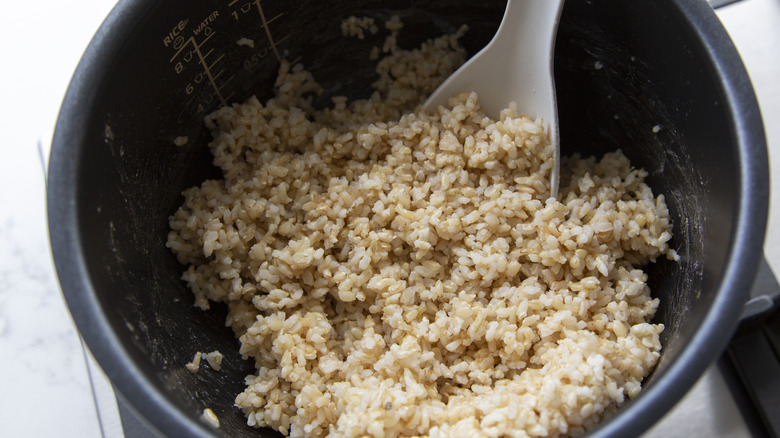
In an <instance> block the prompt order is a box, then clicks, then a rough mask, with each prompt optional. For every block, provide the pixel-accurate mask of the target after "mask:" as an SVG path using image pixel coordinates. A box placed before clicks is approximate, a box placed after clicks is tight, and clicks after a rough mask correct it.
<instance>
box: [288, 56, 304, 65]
mask: <svg viewBox="0 0 780 438" xmlns="http://www.w3.org/2000/svg"><path fill="white" fill-rule="evenodd" d="M301 59H303V58H301V57H300V56H299V57H297V58H295V59H293V60H292V61H290V65H295V63H296V62H298V61H300V60H301Z"/></svg>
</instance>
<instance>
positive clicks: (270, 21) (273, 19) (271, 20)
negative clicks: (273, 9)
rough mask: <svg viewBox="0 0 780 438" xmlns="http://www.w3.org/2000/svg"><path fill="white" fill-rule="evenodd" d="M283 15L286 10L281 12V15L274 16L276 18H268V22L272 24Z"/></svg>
mask: <svg viewBox="0 0 780 438" xmlns="http://www.w3.org/2000/svg"><path fill="white" fill-rule="evenodd" d="M282 15H284V12H281V13H279V15H277V16H276V17H274V18H272V19H270V20H268V24H271V23H273V22H274V21H276V19H278V18H279V17H281V16H282Z"/></svg>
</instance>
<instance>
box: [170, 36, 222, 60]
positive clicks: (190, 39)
mask: <svg viewBox="0 0 780 438" xmlns="http://www.w3.org/2000/svg"><path fill="white" fill-rule="evenodd" d="M215 33H216V32H212V33H211V34H210V35H209V36H207V37H206V38H204V39H203V41H201V42H200V44H198V43H197V42H196V41H195V37H189V38H187V42H186V43H184V44H182V45H181V47H180V48H179V50H177V51H176V53H174V55H173V56H172V57H171V60H170V61H168V62H173V60H174V59H176V57H177V56H179V55H180V54H181V52H182V50H184V48H185V47H187V44H188V43H189V44H192V47H194V48H195V50H198V51H199V50H200V47H201V46H202V45H203V44H204V43H205V42H206V41H208V40H209V39H210V38H211V37H212V36H213V35H214V34H215ZM212 50H213V49H212ZM209 53H211V51H209ZM206 56H208V55H206Z"/></svg>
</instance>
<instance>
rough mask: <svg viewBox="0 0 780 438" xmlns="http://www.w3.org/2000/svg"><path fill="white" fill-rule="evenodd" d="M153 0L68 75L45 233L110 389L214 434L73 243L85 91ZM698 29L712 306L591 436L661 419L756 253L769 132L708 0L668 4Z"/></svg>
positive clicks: (718, 339)
mask: <svg viewBox="0 0 780 438" xmlns="http://www.w3.org/2000/svg"><path fill="white" fill-rule="evenodd" d="M154 3H155V2H153V1H150V0H123V1H120V2H119V4H118V5H117V6H116V7H115V8H114V9H113V10H112V11H111V13H110V14H109V15H108V17H107V18H106V20H105V21H104V23H103V24H102V25H101V27H100V29H99V30H98V31H97V33H96V34H95V37H94V38H93V39H92V41H91V42H90V44H89V46H88V47H87V50H86V51H85V53H84V56H83V58H82V59H81V61H80V62H79V65H78V67H77V69H76V71H75V73H74V75H73V79H72V81H71V84H70V86H69V87H68V91H67V93H66V96H65V99H64V101H63V105H62V108H61V111H60V115H59V118H58V120H57V125H56V128H55V133H54V138H53V142H52V152H51V159H50V163H51V164H50V167H49V175H48V182H49V183H48V187H47V203H48V221H49V233H50V239H51V245H52V252H53V255H54V259H55V264H56V268H57V274H58V277H59V281H60V285H61V287H62V290H63V294H64V295H65V299H66V301H67V303H68V307H69V309H70V311H71V313H72V315H73V318H74V320H75V322H76V325H77V327H78V329H79V332H80V333H81V335H82V336H83V337H84V339H85V341H86V343H87V345H88V346H89V348H90V350H91V351H92V353H93V355H94V356H95V357H96V359H97V360H98V362H99V363H100V364H101V366H102V367H103V369H104V371H105V372H106V374H107V375H108V377H109V378H110V380H111V382H112V383H113V384H114V386H115V388H116V389H117V390H118V391H119V392H120V393H121V395H122V396H124V397H125V399H127V400H128V401H129V402H130V404H131V405H133V407H134V408H135V409H136V410H138V411H139V413H140V414H141V416H143V417H144V418H145V419H146V420H148V421H149V422H150V423H151V424H153V425H154V427H155V428H156V429H158V430H159V431H160V432H162V433H163V434H165V435H169V436H195V437H204V438H205V437H210V436H211V437H213V436H215V435H214V434H213V431H211V430H208V429H207V428H206V427H205V425H202V424H200V423H199V422H197V421H195V420H194V419H192V418H191V417H189V416H187V415H185V414H183V413H182V412H180V411H179V410H178V409H176V407H175V406H174V405H173V403H172V402H170V401H169V400H168V399H167V397H166V396H165V395H164V394H163V393H162V392H160V391H159V390H158V389H157V385H156V384H155V383H154V382H152V381H150V380H148V379H146V378H145V376H144V374H143V373H142V372H141V371H140V369H138V368H137V367H136V366H134V365H133V363H132V361H131V360H130V358H129V355H128V354H127V352H126V351H125V350H124V349H123V348H122V346H121V343H120V342H119V340H118V338H117V337H116V335H115V334H114V333H113V332H112V331H111V328H110V327H111V325H110V324H109V322H108V321H107V320H106V318H105V315H104V314H103V313H102V312H101V309H100V307H99V305H98V304H97V301H96V300H95V299H94V297H95V292H94V290H93V288H92V285H91V284H90V282H89V281H88V279H89V275H88V271H87V268H86V266H85V263H84V259H83V256H82V248H81V244H80V240H79V228H78V216H77V211H76V203H75V200H76V199H77V196H76V195H77V194H76V189H77V184H76V176H77V169H78V162H77V158H78V154H77V153H74V152H73V151H71V150H69V145H79V144H81V140H83V139H84V137H85V136H86V123H87V118H88V116H87V115H88V114H90V112H89V108H91V107H92V105H93V104H94V100H95V99H94V97H92V96H91V90H94V89H95V88H99V87H96V84H98V83H99V82H100V81H101V80H102V79H101V73H102V71H103V69H102V68H101V65H102V62H105V60H107V59H110V55H111V53H112V49H113V48H116V47H120V46H121V45H122V44H123V39H122V35H126V34H127V33H129V32H130V31H131V30H132V28H133V24H134V23H135V22H136V21H137V20H138V19H139V17H141V16H142V15H143V14H142V12H143V11H146V10H148V9H149V8H151V7H153V6H154ZM674 3H676V4H677V5H678V8H679V9H680V12H681V13H682V14H683V15H684V16H685V17H686V19H687V20H688V22H689V23H691V25H692V28H693V29H695V30H696V31H697V35H698V37H699V39H700V41H701V43H702V44H703V45H704V46H705V47H707V49H708V51H709V54H710V56H711V58H712V60H713V62H714V65H715V66H716V68H717V69H718V72H719V73H720V78H721V83H722V86H723V89H724V91H725V94H726V98H727V103H728V107H729V109H730V111H731V115H732V120H734V122H735V133H736V136H737V140H738V144H739V145H740V148H739V151H738V152H739V158H740V163H739V164H740V176H739V177H740V183H741V185H740V193H741V199H740V207H739V214H738V217H737V220H736V226H735V228H736V232H735V237H734V239H733V241H732V242H731V250H730V251H729V258H728V261H727V268H726V270H725V271H724V273H723V280H722V283H721V286H720V288H719V290H718V293H717V299H716V301H715V302H714V304H713V309H712V310H711V311H710V313H709V315H708V316H707V318H706V319H705V321H704V323H703V324H702V327H701V328H700V329H699V330H698V331H697V332H696V334H695V335H694V337H693V339H692V340H691V341H690V342H689V344H688V346H687V347H686V348H685V350H683V351H682V352H681V354H680V356H679V357H678V358H677V360H676V361H675V362H674V363H672V364H670V367H669V369H668V370H667V372H666V376H665V377H664V378H663V379H660V380H659V381H657V382H656V384H655V385H653V386H652V387H651V388H649V389H648V390H647V391H646V392H645V394H643V396H642V397H640V398H638V399H637V400H635V401H634V402H630V403H628V404H627V405H626V406H625V407H624V408H623V409H621V411H620V412H619V413H618V414H617V415H616V416H615V417H614V418H613V419H612V420H610V421H608V422H607V423H605V424H604V425H603V426H602V427H601V428H600V429H599V430H598V431H596V432H595V433H594V435H593V436H637V435H639V434H641V433H642V432H644V431H645V430H647V429H648V428H649V427H650V426H652V425H653V424H654V423H655V422H656V421H657V420H659V419H660V418H661V417H662V416H663V415H664V414H665V413H666V412H667V411H668V410H669V409H670V408H671V407H672V406H673V405H674V404H675V403H677V402H678V401H679V400H680V399H681V398H682V396H683V395H685V393H686V392H687V391H688V390H689V389H690V387H691V386H692V385H693V384H694V383H695V382H696V380H697V379H698V377H699V376H701V374H702V373H703V372H704V370H705V369H706V367H707V366H708V365H709V364H710V363H712V362H713V361H714V360H715V359H716V358H717V357H718V356H719V355H720V354H721V353H722V352H723V350H724V349H725V347H726V345H727V343H728V340H729V339H730V338H731V335H732V334H733V332H734V330H735V328H736V324H737V321H738V318H739V315H740V313H741V311H742V306H743V304H744V302H745V301H746V299H747V297H748V294H749V291H750V286H751V284H752V281H753V279H754V277H755V273H756V270H757V267H758V262H759V258H760V256H761V253H762V246H763V240H764V233H765V230H766V223H767V215H768V198H769V192H768V191H769V169H768V158H767V151H766V138H765V135H764V128H763V124H762V119H761V115H760V111H759V109H758V103H757V100H756V97H755V94H754V92H753V87H752V84H751V83H750V80H749V78H748V75H747V72H746V70H745V67H744V65H743V64H742V61H741V58H740V57H739V54H738V53H737V50H736V48H735V47H734V46H733V44H732V42H731V40H730V39H729V37H728V35H727V33H726V31H725V30H724V29H723V27H722V25H721V24H720V22H719V20H718V18H717V17H716V15H715V13H714V12H713V10H712V8H711V7H710V6H709V5H708V4H707V2H706V1H695V2H690V1H686V0H675V1H674Z"/></svg>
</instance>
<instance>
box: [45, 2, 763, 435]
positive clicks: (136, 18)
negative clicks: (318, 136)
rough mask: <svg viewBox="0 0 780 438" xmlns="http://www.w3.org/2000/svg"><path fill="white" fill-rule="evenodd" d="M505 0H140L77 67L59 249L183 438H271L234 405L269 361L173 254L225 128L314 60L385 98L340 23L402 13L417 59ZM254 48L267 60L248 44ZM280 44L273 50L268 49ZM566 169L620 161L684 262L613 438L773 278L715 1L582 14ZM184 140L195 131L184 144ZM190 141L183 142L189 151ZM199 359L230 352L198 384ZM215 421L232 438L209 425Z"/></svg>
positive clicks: (61, 187)
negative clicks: (176, 215) (665, 211)
mask: <svg viewBox="0 0 780 438" xmlns="http://www.w3.org/2000/svg"><path fill="white" fill-rule="evenodd" d="M503 10H504V3H503V2H501V1H464V0H457V1H453V0H446V1H445V0H405V1H394V2H385V1H379V0H364V1H352V2H338V3H334V2H321V1H314V0H295V1H292V0H285V1H281V0H264V1H263V2H262V4H261V2H259V1H255V0H238V1H230V2H229V1H227V0H225V1H219V2H217V1H203V2H189V1H183V0H178V1H177V0H125V1H121V2H120V3H119V5H118V6H117V7H116V8H115V9H114V10H113V11H112V12H111V14H110V15H109V17H108V18H107V19H106V21H105V23H104V24H103V26H102V27H101V28H100V30H99V31H98V33H97V35H96V36H95V38H94V39H93V41H92V43H91V44H90V46H89V48H88V49H87V51H86V53H85V54H84V57H83V59H82V61H81V63H80V64H79V67H78V69H77V70H76V73H75V75H74V77H73V80H72V82H71V85H70V88H69V89H68V92H67V95H66V97H65V101H64V103H63V107H62V111H61V113H60V117H59V120H58V122H57V127H56V132H55V136H54V143H53V146H52V155H51V161H50V169H49V185H48V206H49V225H50V232H51V243H52V248H53V251H54V258H55V262H56V265H57V272H58V274H59V279H60V282H61V284H62V289H63V292H64V294H65V297H66V299H67V302H68V305H69V307H70V310H71V312H72V314H73V317H74V319H75V321H76V323H77V325H78V328H79V330H80V332H81V334H82V335H83V337H84V339H85V340H86V342H87V345H88V346H89V348H90V349H91V351H92V352H93V353H94V355H95V357H96V358H97V359H98V361H99V362H100V364H101V366H102V367H103V369H104V370H105V372H106V373H107V374H108V376H109V377H110V378H111V380H112V382H113V384H114V386H115V388H116V390H117V391H118V394H119V395H120V396H121V397H124V398H125V399H126V400H127V401H128V402H129V403H130V404H131V405H132V406H133V407H134V408H135V409H136V410H137V411H138V413H139V414H140V415H141V416H142V417H144V418H145V419H147V420H148V421H149V422H150V423H151V425H153V426H154V428H156V429H157V430H158V431H160V432H161V433H163V434H166V435H169V436H213V435H214V434H217V435H220V434H224V435H226V436H258V435H259V436H272V435H274V432H272V431H258V430H255V429H251V428H249V427H247V426H246V425H245V419H244V417H243V415H242V414H241V413H240V412H239V411H238V410H237V409H236V408H234V407H233V401H234V397H235V395H236V394H237V393H239V392H240V391H242V390H243V388H244V384H243V378H244V376H245V375H246V374H249V373H251V372H252V371H253V364H252V363H250V362H249V361H243V360H242V359H241V357H240V355H239V353H238V341H237V340H236V339H235V338H234V337H233V333H232V332H231V330H230V329H228V328H225V326H224V318H225V312H226V310H225V308H223V307H219V306H214V307H215V309H214V310H212V311H209V312H203V311H201V310H199V309H197V308H195V307H194V306H193V297H192V294H191V293H190V292H189V290H187V289H186V287H185V285H184V283H183V282H182V281H181V280H180V275H181V273H182V270H183V267H182V266H181V265H179V264H178V263H177V261H176V259H175V257H174V256H173V255H172V254H171V252H170V251H169V250H168V249H166V247H165V242H166V235H167V232H168V216H169V215H170V214H172V213H173V212H174V211H175V210H176V208H177V207H178V205H179V204H180V203H181V202H182V199H183V198H182V197H181V195H180V194H181V192H182V190H184V189H185V188H187V187H190V186H193V185H196V184H199V183H200V182H201V181H203V180H204V179H206V178H211V177H219V172H218V171H217V169H216V168H214V167H213V166H212V165H211V156H210V155H209V152H208V150H207V147H206V144H207V142H208V141H209V138H210V137H209V133H208V131H207V129H206V128H205V127H204V126H203V123H202V119H203V116H204V115H205V114H207V113H208V112H210V111H212V110H214V109H216V108H217V107H218V106H220V105H221V104H223V103H225V102H227V103H230V102H237V101H242V100H244V99H246V98H248V97H249V96H250V95H252V94H256V95H257V96H258V97H259V98H260V99H261V100H263V99H265V98H267V97H269V96H270V94H271V89H272V85H273V79H274V78H275V76H276V71H277V67H278V59H277V55H278V56H280V57H286V58H288V59H290V60H298V59H299V60H300V61H301V62H302V63H303V64H304V65H305V66H306V67H307V68H308V69H309V70H310V71H312V72H313V74H314V76H315V77H316V78H317V79H318V80H319V81H320V82H321V83H322V85H323V87H324V89H325V92H324V93H323V95H322V96H321V97H320V100H319V102H318V104H323V103H324V102H327V101H328V100H329V98H330V96H333V95H347V96H349V97H352V98H355V97H366V96H367V95H368V93H369V90H370V84H371V82H372V81H373V79H374V76H373V73H372V71H373V70H372V69H373V64H372V62H370V61H369V60H368V58H367V53H368V52H369V50H370V48H371V46H373V45H376V44H380V43H381V38H382V35H381V34H380V35H377V36H370V37H369V38H367V39H366V40H357V39H345V38H344V37H342V36H341V31H340V22H341V20H342V19H344V18H346V17H348V16H350V15H356V16H372V17H375V18H376V19H377V22H380V23H381V22H383V21H384V20H386V19H389V18H390V17H391V16H392V15H393V14H399V15H400V16H401V18H402V20H403V22H404V29H403V31H402V33H401V36H400V40H399V44H400V45H401V46H402V47H407V48H411V47H415V46H417V45H418V44H419V43H420V42H422V41H423V40H424V39H427V38H430V37H434V36H438V35H441V34H444V33H450V32H453V31H455V30H456V29H457V28H458V27H459V26H460V25H461V24H464V23H465V24H468V25H469V26H470V31H469V32H468V35H467V37H465V38H464V39H463V40H462V41H463V43H464V44H465V46H466V48H467V49H468V50H469V52H470V53H472V54H473V53H475V52H476V51H478V50H479V48H480V47H482V46H483V45H484V44H486V43H487V42H488V41H489V39H490V38H491V36H492V35H493V33H494V32H495V30H496V28H497V27H498V23H499V22H500V19H501V16H502V13H503ZM241 38H247V39H252V40H253V42H254V47H249V46H248V45H239V44H237V41H238V40H240V39H241ZM271 40H273V44H271V43H270V41H271ZM555 79H556V84H557V89H558V97H559V111H560V126H561V140H562V147H563V150H564V153H565V154H566V153H573V152H579V153H582V154H602V153H604V152H607V151H611V150H614V149H616V148H622V150H623V151H624V152H625V154H626V155H627V156H628V157H629V158H630V159H631V161H632V163H633V164H634V165H636V166H641V167H644V168H645V169H647V170H648V171H649V173H650V176H649V178H648V183H649V184H650V186H651V187H652V188H653V189H654V191H655V192H656V193H664V194H665V195H666V200H667V203H668V205H669V209H670V211H671V215H672V220H673V225H674V233H675V237H674V239H673V240H672V242H671V245H672V247H673V248H676V249H677V251H678V253H679V254H680V256H681V260H680V262H679V263H673V262H669V261H666V260H659V261H658V262H657V263H655V264H652V265H650V266H649V267H647V272H648V273H649V275H650V286H651V288H652V291H653V294H654V295H655V296H657V297H660V299H661V303H662V304H661V308H660V310H659V312H658V314H657V316H656V319H655V321H656V322H661V323H663V324H664V325H665V326H666V330H665V331H664V332H663V336H662V344H663V352H662V357H661V360H660V361H659V363H658V366H657V367H656V369H655V371H654V372H653V373H652V374H651V375H650V376H649V377H648V378H647V379H646V381H645V383H644V385H645V386H644V391H643V392H642V393H641V395H640V396H638V397H637V398H635V399H633V400H631V401H629V402H628V403H626V404H625V405H624V406H623V407H622V408H621V409H620V410H619V411H618V413H617V415H615V416H614V417H612V418H611V419H609V420H608V421H605V422H604V423H603V424H602V425H601V426H600V427H599V428H598V429H596V430H594V431H593V435H596V436H636V435H638V434H639V433H641V432H642V431H644V430H645V429H646V428H648V427H649V426H650V425H652V424H653V423H654V422H655V421H657V420H658V419H659V418H661V416H662V415H663V414H664V413H665V412H666V411H667V410H668V409H670V408H671V407H672V406H674V404H675V402H676V401H677V400H678V399H679V398H680V397H681V396H682V395H683V394H684V393H685V392H686V391H687V390H688V389H689V388H690V387H691V385H692V384H693V383H694V382H695V381H696V380H697V378H698V376H699V375H700V374H701V373H702V372H703V370H704V369H705V368H706V367H707V366H708V365H709V364H710V363H711V362H712V361H713V360H714V359H715V358H716V357H717V356H718V355H719V354H720V353H721V351H722V350H723V348H724V347H725V345H726V343H727V341H728V340H729V337H730V336H731V334H732V331H733V329H734V328H735V324H736V322H737V320H738V318H739V315H740V311H741V309H742V306H743V303H744V302H745V300H746V298H747V295H748V292H749V290H750V286H751V284H752V281H753V277H754V274H755V270H756V266H757V265H758V261H759V255H760V253H761V247H762V242H763V236H764V230H765V226H766V217H767V204H768V202H767V199H768V196H767V192H768V170H767V155H766V144H765V138H764V132H763V128H762V123H761V117H760V114H759V110H758V106H757V104H756V99H755V97H754V94H753V91H752V88H751V84H750V82H749V79H748V76H747V74H746V72H745V69H744V67H743V65H742V63H741V61H740V58H739V56H738V54H737V52H736V50H735V49H734V47H733V46H732V43H731V41H730V40H729V37H728V35H727V34H726V32H725V31H724V29H723V28H722V26H721V24H720V23H719V22H718V19H717V18H716V16H715V14H714V13H713V11H712V9H711V8H710V7H709V5H708V4H707V3H706V2H705V1H693V0H659V1H652V2H649V1H642V2H640V1H634V0H601V1H592V0H570V1H569V2H567V4H566V6H565V8H564V11H563V15H562V18H561V26H560V30H559V34H558V38H557V47H556V55H555ZM177 137H187V140H188V141H187V143H186V144H184V145H183V146H176V145H174V139H176V138H177ZM180 140H183V139H180ZM197 350H200V351H204V352H205V351H212V350H220V351H221V352H223V353H224V354H225V362H224V364H223V369H222V371H221V372H219V373H209V372H201V373H198V374H192V373H190V372H188V371H186V370H185V368H184V364H186V363H187V362H189V361H190V360H191V359H192V356H193V353H194V352H195V351H197ZM204 407H210V408H212V409H213V410H214V412H215V413H216V414H217V415H218V417H219V418H220V420H221V427H220V429H219V430H216V431H215V430H212V429H210V428H209V427H208V426H205V425H204V424H202V423H201V422H200V421H199V420H198V417H199V416H200V414H201V412H202V411H203V409H204Z"/></svg>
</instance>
